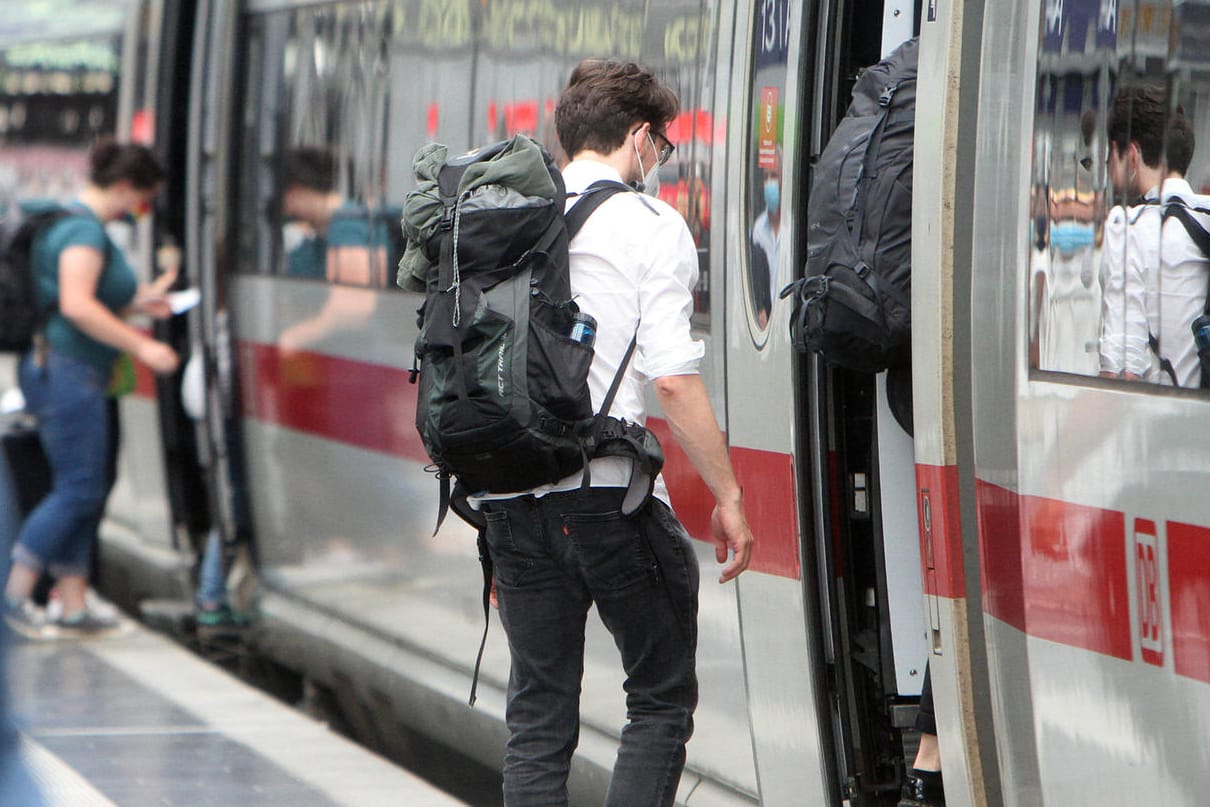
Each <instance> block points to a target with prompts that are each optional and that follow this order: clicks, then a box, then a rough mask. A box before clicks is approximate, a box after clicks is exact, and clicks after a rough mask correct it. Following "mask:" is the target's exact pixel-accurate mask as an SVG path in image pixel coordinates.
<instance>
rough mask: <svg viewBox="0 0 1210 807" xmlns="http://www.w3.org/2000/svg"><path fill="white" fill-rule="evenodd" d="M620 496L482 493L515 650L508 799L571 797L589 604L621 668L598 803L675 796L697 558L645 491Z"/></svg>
mask: <svg viewBox="0 0 1210 807" xmlns="http://www.w3.org/2000/svg"><path fill="white" fill-rule="evenodd" d="M623 493H624V491H623V490H622V489H620V488H594V489H592V490H589V491H586V492H583V493H582V492H580V491H578V490H577V491H569V492H562V493H552V494H548V495H546V496H543V497H541V498H535V497H533V496H522V497H519V498H515V499H507V500H501V501H489V502H484V504H483V510H484V513H485V515H486V518H487V542H488V546H489V548H490V552H491V557H492V562H493V564H494V566H495V576H496V591H497V596H498V599H499V603H500V618H501V621H502V622H503V624H504V630H505V633H507V634H508V644H509V650H510V652H511V655H512V671H511V674H510V676H509V682H508V711H507V720H508V728H509V732H510V734H511V738H510V739H509V742H508V749H507V752H506V754H505V758H504V801H505V804H506V805H509V806H510V807H514V806H515V807H546V806H547V805H559V806H560V807H562V805H566V804H567V774H568V770H569V768H570V765H571V756H572V752H573V751H575V748H576V743H577V741H578V738H579V725H580V718H579V708H580V683H581V679H582V677H583V674H584V626H585V621H586V618H587V614H588V609H589V607H590V606H591V605H592V604H593V603H596V606H597V613H599V614H600V616H601V621H602V622H604V624H605V627H606V628H607V629H608V630H609V632H610V633H611V634H612V635H613V639H614V642H615V643H616V645H617V647H618V651H619V652H620V653H621V657H622V665H623V668H624V669H625V670H626V682H625V689H626V713H627V714H626V716H627V721H626V725H625V727H623V729H622V735H621V745H620V746H619V748H618V755H617V760H616V762H615V763H614V769H613V778H612V780H611V782H610V786H609V794H608V797H607V798H606V805H609V806H611V807H623V805H624V806H625V807H662V805H671V804H672V803H673V801H674V799H675V797H676V789H677V783H678V782H679V781H680V777H681V771H682V769H683V768H684V766H685V743H686V742H687V741H688V739H689V737H690V735H691V734H692V733H693V710H694V708H695V707H696V706H697V673H696V667H695V654H696V651H697V590H698V567H697V559H696V557H694V555H693V550H692V547H691V545H690V543H689V541H690V539H689V536H688V535H687V534H686V533H685V530H684V528H683V527H682V526H681V525H680V523H679V522H678V521H677V520H676V517H675V516H674V515H673V514H672V511H671V510H670V509H669V508H668V507H667V506H666V505H664V504H663V503H662V502H660V501H658V500H655V499H652V500H650V501H649V502H648V504H647V505H645V506H644V507H643V508H642V509H641V510H640V511H639V512H638V513H636V514H635V515H633V516H631V517H629V518H626V517H623V516H622V514H621V513H620V511H619V507H620V504H621V500H622V495H623Z"/></svg>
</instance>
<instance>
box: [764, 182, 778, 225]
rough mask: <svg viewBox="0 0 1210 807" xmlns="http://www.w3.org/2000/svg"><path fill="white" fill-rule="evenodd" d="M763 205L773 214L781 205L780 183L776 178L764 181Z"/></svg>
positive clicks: (775, 213)
mask: <svg viewBox="0 0 1210 807" xmlns="http://www.w3.org/2000/svg"><path fill="white" fill-rule="evenodd" d="M765 207H766V208H767V209H768V211H769V212H770V213H772V214H773V215H775V216H776V215H777V211H778V209H779V208H780V207H781V183H780V182H778V181H777V180H776V179H770V180H769V181H767V182H766V183H765Z"/></svg>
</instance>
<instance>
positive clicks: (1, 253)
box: [0, 202, 72, 353]
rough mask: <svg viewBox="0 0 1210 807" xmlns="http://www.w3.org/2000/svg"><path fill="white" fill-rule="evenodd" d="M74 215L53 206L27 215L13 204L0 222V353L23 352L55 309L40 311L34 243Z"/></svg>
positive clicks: (20, 207) (10, 204) (11, 203)
mask: <svg viewBox="0 0 1210 807" xmlns="http://www.w3.org/2000/svg"><path fill="white" fill-rule="evenodd" d="M70 215H72V214H71V213H70V212H68V211H66V210H64V209H62V208H60V207H52V208H47V209H39V210H37V211H32V212H26V211H25V210H24V209H23V208H22V206H21V205H20V204H18V203H17V202H10V203H9V205H8V207H7V210H6V211H5V212H4V217H3V219H0V352H3V353H24V352H25V351H26V350H28V349H29V348H30V346H31V345H32V344H33V340H34V335H35V334H36V333H37V332H38V331H39V330H41V329H42V326H43V325H45V324H46V319H47V317H49V316H50V314H51V313H53V311H54V309H55V307H54V306H53V305H52V306H50V307H49V308H42V309H39V307H38V305H37V302H36V300H37V298H36V296H35V281H34V273H33V250H34V242H35V241H36V239H37V236H38V235H39V233H42V232H45V231H46V230H48V229H49V228H50V227H51V226H52V225H54V224H55V223H56V222H58V221H60V220H61V219H64V218H67V217H68V216H70Z"/></svg>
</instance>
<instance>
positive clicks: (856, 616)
mask: <svg viewBox="0 0 1210 807" xmlns="http://www.w3.org/2000/svg"><path fill="white" fill-rule="evenodd" d="M919 12H920V4H919V3H912V2H910V1H909V2H885V3H884V2H881V0H875V1H874V2H869V1H863V0H850V1H847V2H836V3H828V4H825V5H823V6H821V7H820V9H819V18H818V26H817V37H818V43H819V47H818V49H817V52H816V57H815V62H816V65H817V67H816V69H815V71H814V73H815V81H814V92H813V94H812V96H811V97H810V99H809V102H808V106H809V109H810V110H811V120H812V122H813V126H812V127H811V129H810V138H809V143H810V152H809V153H808V154H807V155H805V156H804V157H803V162H802V166H801V168H800V171H799V174H798V175H799V176H800V177H801V178H802V180H801V184H802V185H803V186H804V187H806V188H809V183H810V179H811V173H810V165H812V164H813V162H814V158H815V157H817V156H818V154H819V153H820V152H821V151H822V149H823V147H824V145H826V143H827V141H828V139H829V137H830V135H831V132H832V130H833V129H834V128H835V125H836V124H837V123H838V121H839V120H840V118H841V117H842V116H843V114H844V111H845V109H846V108H847V106H848V103H849V99H850V93H851V90H852V87H853V84H854V82H855V80H856V77H857V76H858V75H859V73H860V70H861V69H862V68H864V67H866V66H869V65H872V64H874V63H875V62H877V61H878V60H879V59H880V58H881V57H883V56H885V55H887V54H889V53H890V51H892V50H894V49H895V48H896V47H897V46H898V45H899V44H900V43H902V42H903V41H904V40H906V39H908V38H910V37H911V36H912V35H914V34H915V33H916V32H917V31H918V30H919V23H918V19H919ZM803 198H804V200H805V194H804V195H803ZM799 373H800V377H799V380H798V382H797V393H798V411H799V422H800V424H801V438H800V444H799V445H800V448H799V451H800V456H801V457H802V458H803V464H810V465H811V467H812V468H813V472H814V479H815V480H816V483H815V484H814V485H812V486H811V487H810V488H809V489H808V488H803V490H804V499H806V498H808V497H809V498H810V505H809V509H810V511H812V512H813V529H812V530H811V531H809V532H808V531H804V535H807V536H809V537H808V538H805V539H804V544H807V546H805V547H804V548H805V549H806V551H807V555H808V556H809V557H812V558H813V560H814V565H813V567H812V568H810V569H809V574H810V575H811V577H812V578H813V579H811V580H810V581H809V582H807V584H806V585H805V589H806V592H805V596H807V597H808V598H810V597H812V596H815V597H816V598H817V603H816V606H815V607H816V608H817V609H818V612H819V614H820V626H821V639H822V648H821V652H822V656H823V659H824V669H825V670H826V686H827V707H828V708H827V711H826V713H825V714H826V718H825V719H827V720H828V721H829V725H828V726H827V729H828V731H829V732H830V736H831V738H832V743H833V748H834V758H833V760H832V761H833V764H834V771H832V776H833V777H834V778H835V780H836V781H837V782H838V783H839V788H840V791H841V793H842V794H843V796H844V797H846V798H848V799H850V801H851V802H852V803H854V804H862V805H873V804H885V803H894V802H895V801H896V800H897V797H898V793H899V789H900V785H901V781H902V772H903V770H904V766H905V763H908V764H910V761H911V758H912V756H913V755H914V746H915V742H916V741H917V739H918V735H917V734H916V733H915V732H914V731H913V730H912V725H913V720H914V717H915V714H916V703H917V700H918V698H919V695H920V693H921V687H922V683H923V680H924V675H925V670H926V662H927V659H928V644H927V635H928V629H927V619H926V609H925V605H924V598H923V591H922V584H921V574H920V570H921V563H920V550H919V543H918V540H917V530H916V523H917V520H916V501H915V481H914V473H915V470H914V451H913V442H912V437H911V435H910V433H909V431H908V428H910V421H908V420H906V419H904V420H905V423H906V425H903V424H901V423H900V422H899V420H898V419H897V418H896V417H895V416H894V415H893V414H892V406H891V400H892V398H893V397H894V396H903V395H904V389H903V385H904V384H907V386H909V387H910V382H907V380H906V374H905V375H904V376H901V377H899V378H895V379H890V381H891V383H890V384H889V385H888V380H889V379H888V374H887V373H881V374H879V375H878V376H876V377H870V376H868V375H860V374H855V373H850V372H847V371H843V370H839V369H830V368H826V367H824V366H823V365H822V364H821V363H820V362H818V361H816V360H815V359H814V357H810V358H805V357H804V358H802V359H800V360H799ZM888 387H889V392H888ZM906 397H907V398H908V400H909V401H910V393H908V395H907V396H906ZM901 400H902V398H901ZM907 409H908V410H909V411H910V403H909V404H908V405H907ZM900 411H902V408H900ZM803 509H804V511H807V510H808V507H807V506H806V505H804V508H803ZM806 517H807V516H804V518H806Z"/></svg>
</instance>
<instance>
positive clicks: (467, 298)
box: [404, 136, 629, 523]
mask: <svg viewBox="0 0 1210 807" xmlns="http://www.w3.org/2000/svg"><path fill="white" fill-rule="evenodd" d="M425 154H426V152H425V150H422V151H421V153H420V154H418V155H417V163H416V168H417V177H418V179H419V180H420V187H419V188H418V190H417V191H414V192H413V193H412V194H409V197H408V201H407V204H406V206H405V212H404V220H405V229H406V230H407V232H408V237H409V248H411V246H412V244H413V243H414V244H415V245H416V246H417V247H418V248H419V249H421V250H422V251H423V252H424V253H425V254H426V255H427V256H428V258H429V261H430V262H431V265H430V266H429V268H428V270H427V273H426V277H425V300H424V305H423V307H422V308H421V311H420V334H419V337H418V338H417V340H416V356H417V358H418V360H419V362H420V365H419V368H420V369H419V371H418V374H419V379H420V390H419V395H418V401H417V406H416V427H417V429H418V430H419V432H420V436H421V439H422V440H423V442H424V446H425V449H426V450H427V451H428V454H429V457H430V458H431V459H432V461H433V464H434V466H435V467H436V470H437V473H438V476H439V477H440V478H441V479H442V481H443V490H442V513H441V515H440V516H439V517H438V518H439V523H440V518H441V517H442V516H444V512H445V507H446V505H447V503H448V502H449V495H448V480H449V479H450V477H454V478H456V479H457V481H458V483H459V484H460V487H461V490H462V491H463V492H465V493H467V494H472V495H473V494H477V493H480V492H488V493H516V492H521V491H524V490H528V489H530V488H533V487H536V486H539V485H542V484H546V483H551V482H556V481H558V480H560V479H563V478H564V477H566V476H568V475H570V474H573V473H575V472H576V471H578V470H580V469H581V468H582V467H584V464H585V461H586V459H587V457H588V456H591V452H590V451H589V450H588V448H587V447H586V444H585V438H586V437H587V436H588V433H589V431H590V429H591V427H592V425H593V423H594V413H593V410H592V400H591V397H590V394H589V391H588V384H587V378H588V369H589V365H590V364H591V363H592V357H593V350H592V347H591V345H590V344H586V343H584V342H581V341H577V340H576V339H574V338H572V337H571V331H572V326H573V318H574V317H575V315H576V314H578V312H579V308H578V307H577V306H576V304H575V302H574V301H573V300H572V299H571V283H570V275H569V266H568V255H567V244H568V241H569V240H570V238H571V236H573V235H574V234H575V233H576V231H578V229H579V227H580V226H581V225H582V224H583V223H584V221H585V220H586V219H587V218H588V216H589V215H590V214H591V213H592V211H593V210H594V209H595V208H596V206H598V205H599V204H600V203H601V202H603V201H605V199H606V198H608V197H609V196H611V195H612V194H613V193H616V192H619V191H626V190H629V188H627V187H626V186H624V185H622V184H620V183H616V182H615V183H598V184H597V185H594V186H593V187H592V188H590V189H589V191H588V192H586V193H585V194H584V197H583V198H582V199H581V200H580V201H578V202H576V203H575V205H574V206H573V207H572V208H571V210H570V211H568V212H567V214H566V216H564V206H565V203H566V199H567V195H566V191H565V187H564V184H563V178H562V176H561V174H560V173H559V171H558V169H557V168H556V167H555V165H554V162H553V160H552V159H551V156H550V155H549V154H548V153H547V152H546V150H545V149H543V148H542V147H541V146H540V145H539V144H538V143H537V142H535V141H533V140H531V139H529V138H527V137H524V136H517V137H515V138H513V139H512V140H510V141H505V142H502V143H497V144H495V145H493V146H489V147H487V148H484V149H481V150H477V151H473V152H471V153H469V154H467V155H464V156H461V157H456V158H453V159H449V160H444V151H443V150H442V151H441V152H438V153H437V155H436V157H437V158H439V160H440V161H439V162H434V159H433V153H432V152H431V151H430V152H428V164H427V167H426V166H425V165H424V158H423V157H422V155H425ZM413 378H415V374H413ZM463 515H464V517H465V514H463Z"/></svg>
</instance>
